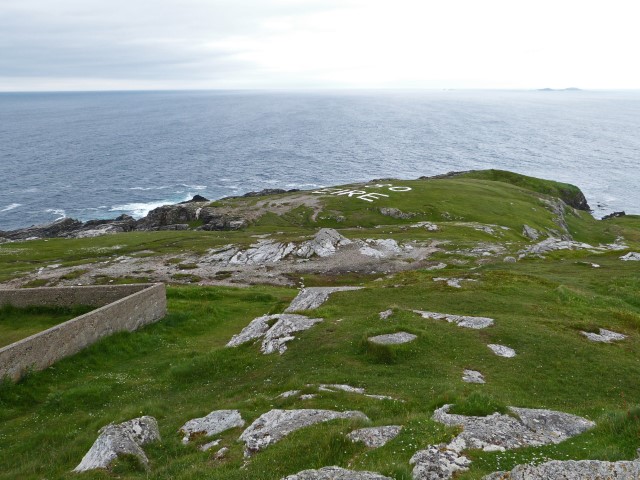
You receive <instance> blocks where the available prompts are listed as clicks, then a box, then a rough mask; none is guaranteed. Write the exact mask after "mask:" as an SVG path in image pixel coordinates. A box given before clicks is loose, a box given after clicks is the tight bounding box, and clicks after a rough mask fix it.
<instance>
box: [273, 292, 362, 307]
mask: <svg viewBox="0 0 640 480" xmlns="http://www.w3.org/2000/svg"><path fill="white" fill-rule="evenodd" d="M362 288H363V287H308V288H303V289H302V290H300V293H298V296H297V297H296V298H294V299H293V301H292V302H291V304H290V305H289V306H288V307H287V309H286V310H285V312H297V311H300V310H314V309H316V308H318V307H319V306H320V305H322V304H323V303H324V302H326V301H327V299H328V298H329V295H331V294H332V293H335V292H347V291H350V290H361V289H362Z"/></svg>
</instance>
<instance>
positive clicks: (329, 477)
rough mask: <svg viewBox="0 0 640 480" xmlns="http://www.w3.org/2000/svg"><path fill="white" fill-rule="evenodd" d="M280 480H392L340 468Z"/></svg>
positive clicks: (323, 469) (304, 473)
mask: <svg viewBox="0 0 640 480" xmlns="http://www.w3.org/2000/svg"><path fill="white" fill-rule="evenodd" d="M282 480H392V479H391V478H390V477H385V476H383V475H380V474H379V473H374V472H365V471H362V470H360V471H357V470H346V469H344V468H340V467H323V468H321V469H319V470H303V471H302V472H298V473H296V474H295V475H289V476H288V477H285V478H283V479H282Z"/></svg>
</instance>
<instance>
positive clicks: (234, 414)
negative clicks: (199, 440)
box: [180, 410, 244, 444]
mask: <svg viewBox="0 0 640 480" xmlns="http://www.w3.org/2000/svg"><path fill="white" fill-rule="evenodd" d="M242 426H244V420H243V419H242V417H241V416H240V412H239V411H238V410H215V411H213V412H211V413H210V414H209V415H207V416H206V417H201V418H194V419H193V420H189V421H188V422H187V423H185V424H184V425H183V426H182V427H180V433H182V434H183V435H184V436H183V437H182V443H184V444H187V443H189V441H190V440H191V439H193V438H194V437H195V436H197V435H204V436H206V437H210V436H212V435H216V434H218V433H220V432H224V431H225V430H229V429H230V428H235V427H242Z"/></svg>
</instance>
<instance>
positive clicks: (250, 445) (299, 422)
mask: <svg viewBox="0 0 640 480" xmlns="http://www.w3.org/2000/svg"><path fill="white" fill-rule="evenodd" d="M337 419H356V420H365V421H368V420H369V418H368V417H367V416H366V415H365V414H364V413H362V412H358V411H346V412H337V411H335V410H313V409H301V410H278V409H275V410H270V411H269V412H267V413H265V414H263V415H261V416H260V417H258V418H257V419H256V420H255V421H254V422H253V423H252V424H251V425H250V426H249V428H247V429H246V430H245V431H244V432H242V435H240V440H242V441H243V442H244V443H245V450H244V454H245V456H250V455H251V454H253V453H256V452H258V451H260V450H263V449H264V448H266V447H268V446H269V445H271V444H273V443H276V442H278V441H280V440H282V439H283V438H284V437H286V436H287V435H289V434H290V433H291V432H295V431H296V430H299V429H301V428H304V427H308V426H311V425H315V424H317V423H322V422H329V421H331V420H337Z"/></svg>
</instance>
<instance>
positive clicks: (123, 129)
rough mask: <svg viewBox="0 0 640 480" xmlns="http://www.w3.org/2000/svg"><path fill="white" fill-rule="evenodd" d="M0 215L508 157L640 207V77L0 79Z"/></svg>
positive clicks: (115, 211) (57, 212)
mask: <svg viewBox="0 0 640 480" xmlns="http://www.w3.org/2000/svg"><path fill="white" fill-rule="evenodd" d="M0 111H1V112H2V119H1V120H0V144H2V145H3V148H2V150H1V151H0V230H11V229H15V228H21V227H27V226H30V225H34V224H42V223H48V222H51V221H54V220H56V219H58V218H63V217H73V218H78V219H81V220H90V219H97V218H115V217H116V216H118V215H121V214H123V213H124V214H128V215H132V216H134V217H136V218H139V217H141V216H144V215H146V213H148V211H150V210H151V209H153V208H155V207H157V206H160V205H164V204H170V203H178V202H180V201H185V200H188V199H190V198H191V197H192V196H193V195H195V194H199V195H203V196H205V197H207V198H210V199H212V200H215V199H217V198H221V197H226V196H233V195H241V194H243V193H246V192H249V191H256V190H261V189H264V188H282V189H287V190H288V189H293V188H298V189H311V188H317V187H321V186H330V185H335V184H344V183H351V182H359V181H367V180H371V179H374V178H390V177H393V178H400V179H414V178H418V177H420V176H432V175H438V174H442V173H446V172H449V171H463V170H471V169H488V168H496V169H502V170H511V171H515V172H518V173H522V174H525V175H531V176H535V177H541V178H547V179H552V180H557V181H561V182H566V183H572V184H574V185H577V186H578V187H580V188H581V189H582V191H583V192H584V193H585V195H586V197H587V200H588V201H589V204H590V206H591V207H592V208H593V210H594V215H595V216H596V217H599V216H602V215H604V214H606V213H610V212H612V211H620V210H624V211H626V212H627V213H629V214H640V192H639V191H638V190H639V189H638V188H637V185H638V184H640V173H639V168H638V167H639V166H640V92H638V91H518V90H441V91H418V90H387V91H383V90H380V91H368V90H367V91H354V90H330V91H295V92H291V91H248V90H236V91H114V92H58V93H40V92H36V93H1V94H0Z"/></svg>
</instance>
